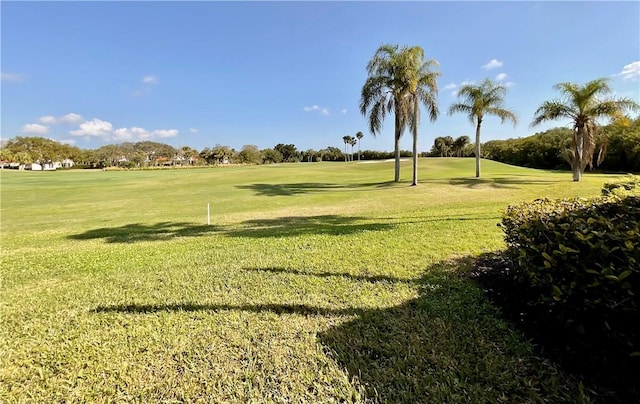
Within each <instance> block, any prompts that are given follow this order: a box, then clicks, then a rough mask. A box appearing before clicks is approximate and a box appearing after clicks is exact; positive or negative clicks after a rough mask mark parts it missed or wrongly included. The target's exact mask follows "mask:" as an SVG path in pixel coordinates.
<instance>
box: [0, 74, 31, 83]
mask: <svg viewBox="0 0 640 404" xmlns="http://www.w3.org/2000/svg"><path fill="white" fill-rule="evenodd" d="M26 78H27V75H26V74H22V73H0V79H1V80H2V81H12V82H19V81H24V80H25V79H26Z"/></svg>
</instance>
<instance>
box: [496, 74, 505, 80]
mask: <svg viewBox="0 0 640 404" xmlns="http://www.w3.org/2000/svg"><path fill="white" fill-rule="evenodd" d="M506 78H507V73H500V74H498V75H497V76H496V80H497V81H502V80H504V79H506Z"/></svg>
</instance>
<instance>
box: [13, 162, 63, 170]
mask: <svg viewBox="0 0 640 404" xmlns="http://www.w3.org/2000/svg"><path fill="white" fill-rule="evenodd" d="M73 165H74V163H73V160H71V159H64V160H62V161H50V162H48V163H43V164H40V163H29V164H25V165H24V166H23V167H22V169H24V170H31V171H55V170H56V169H58V168H71V167H73ZM18 169H20V168H18Z"/></svg>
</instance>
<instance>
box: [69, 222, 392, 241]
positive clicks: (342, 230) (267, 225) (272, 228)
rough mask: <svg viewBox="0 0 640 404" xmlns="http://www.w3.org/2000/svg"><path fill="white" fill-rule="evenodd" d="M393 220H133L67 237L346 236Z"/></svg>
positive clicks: (385, 225)
mask: <svg viewBox="0 0 640 404" xmlns="http://www.w3.org/2000/svg"><path fill="white" fill-rule="evenodd" d="M394 226H395V225H394V224H393V223H369V222H368V219H366V218H364V217H357V216H339V215H319V216H285V217H279V218H275V219H252V220H246V221H244V222H242V223H240V224H239V225H234V226H232V225H224V226H223V225H201V224H194V223H185V222H161V223H155V224H141V223H133V224H127V225H124V226H118V227H103V228H99V229H92V230H87V231H85V232H84V233H79V234H73V235H70V236H68V238H69V239H71V240H92V239H104V241H105V242H107V243H135V242H142V241H167V240H170V239H172V238H177V237H198V236H203V235H206V234H220V235H223V236H227V237H253V238H265V237H295V236H301V235H312V234H328V235H348V234H354V233H358V232H363V231H385V230H389V229H391V228H393V227H394Z"/></svg>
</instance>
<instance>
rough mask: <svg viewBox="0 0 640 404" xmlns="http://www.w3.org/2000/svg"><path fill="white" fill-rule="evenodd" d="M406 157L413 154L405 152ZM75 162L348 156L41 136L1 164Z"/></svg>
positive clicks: (5, 152) (13, 148)
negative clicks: (93, 143)
mask: <svg viewBox="0 0 640 404" xmlns="http://www.w3.org/2000/svg"><path fill="white" fill-rule="evenodd" d="M401 155H402V156H403V157H410V156H411V152H409V151H405V150H403V151H401ZM393 157H394V154H393V153H392V152H384V151H375V150H362V151H361V152H360V158H361V159H363V160H377V159H391V158H393ZM65 159H70V160H73V162H74V163H75V168H105V167H122V168H141V167H161V166H207V165H219V164H273V163H295V162H319V161H343V160H345V153H344V152H343V151H342V150H340V149H339V148H337V147H333V146H328V147H326V148H324V149H320V150H315V149H307V150H304V151H301V150H298V148H297V147H296V146H295V145H294V144H283V143H279V144H277V145H275V146H274V147H273V148H267V149H260V148H258V146H256V145H244V146H242V148H241V149H240V150H236V149H234V148H232V147H229V146H225V145H220V144H217V145H215V146H213V147H205V148H204V149H203V150H201V151H198V150H196V149H193V148H191V147H189V146H182V147H178V148H176V147H173V146H170V145H168V144H164V143H158V142H152V141H144V142H136V143H133V142H125V143H120V144H109V145H105V146H101V147H99V148H97V149H80V148H79V147H77V146H73V145H69V144H65V143H60V142H57V141H55V140H51V139H46V138H42V137H20V136H18V137H16V138H13V139H10V140H9V141H7V142H6V143H5V144H4V145H3V147H2V148H1V149H0V160H1V161H3V162H8V163H18V164H30V163H40V164H43V163H49V162H55V161H62V160H65Z"/></svg>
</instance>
